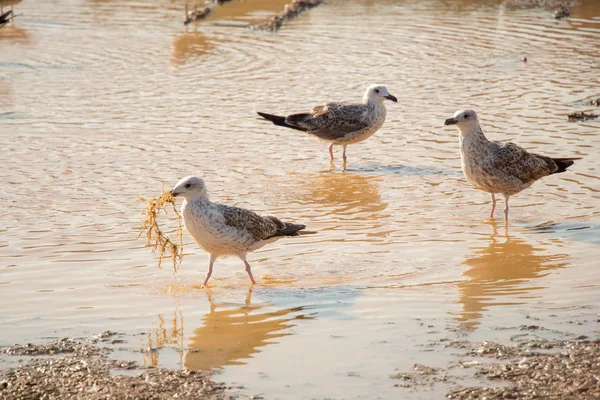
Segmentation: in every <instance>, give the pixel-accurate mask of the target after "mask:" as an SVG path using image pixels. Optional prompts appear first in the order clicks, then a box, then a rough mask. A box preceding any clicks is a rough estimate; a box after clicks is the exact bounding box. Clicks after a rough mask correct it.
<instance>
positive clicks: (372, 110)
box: [258, 85, 398, 164]
mask: <svg viewBox="0 0 600 400" xmlns="http://www.w3.org/2000/svg"><path fill="white" fill-rule="evenodd" d="M385 100H391V101H393V102H397V101H398V99H397V98H396V97H394V96H392V95H391V94H390V93H389V92H388V90H387V89H386V88H385V86H380V85H371V86H369V87H368V88H367V90H366V91H365V94H364V95H363V101H362V103H326V104H324V105H319V106H315V107H313V109H312V110H311V111H310V112H307V113H300V114H291V115H288V116H286V117H284V116H280V115H273V114H267V113H264V112H259V113H258V115H260V116H261V117H263V118H264V119H266V120H269V121H271V122H272V123H274V124H275V125H278V126H283V127H285V128H290V129H295V130H298V131H302V132H306V133H308V134H310V135H312V136H314V137H316V138H317V139H320V140H323V141H325V142H329V157H330V161H331V162H333V146H334V145H338V146H342V147H343V149H344V150H343V153H342V158H343V160H344V164H346V160H347V158H346V147H347V146H348V145H349V144H354V143H359V142H362V141H363V140H367V139H368V138H370V137H371V136H372V135H373V134H374V133H375V132H377V131H378V130H379V128H381V126H382V125H383V123H384V122H385V117H386V112H387V111H386V108H385V105H384V104H383V103H384V101H385Z"/></svg>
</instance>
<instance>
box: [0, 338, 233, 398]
mask: <svg viewBox="0 0 600 400" xmlns="http://www.w3.org/2000/svg"><path fill="white" fill-rule="evenodd" d="M107 332H108V331H107ZM107 332H104V333H103V334H101V335H99V336H105V337H111V336H114V334H112V332H108V333H110V335H107ZM96 339H97V338H96ZM92 343H93V340H92V341H87V342H81V341H77V340H73V339H60V340H57V341H53V342H49V343H47V344H43V345H33V344H25V345H14V346H10V347H7V348H5V349H3V351H4V352H5V353H7V354H11V355H27V356H47V355H52V354H59V353H62V354H67V355H62V356H55V357H43V358H33V359H32V360H31V361H29V362H27V363H26V364H24V365H21V366H19V367H18V368H13V369H9V370H8V371H4V372H2V373H1V374H0V398H2V399H6V400H16V399H68V398H78V399H79V398H82V399H83V398H85V399H92V400H96V399H98V400H99V399H109V398H110V399H148V400H150V399H156V400H162V399H165V400H166V399H173V398H177V399H190V400H191V399H215V400H216V399H230V398H231V397H229V396H227V395H225V389H226V387H225V386H224V385H221V384H217V383H214V382H212V380H211V374H210V373H208V372H194V371H187V370H168V369H162V368H148V369H145V370H143V369H144V367H142V366H140V365H138V364H137V363H136V362H134V361H118V360H113V359H111V358H109V357H108V354H109V353H110V349H106V348H98V347H95V346H93V345H92ZM118 370H140V374H139V375H137V376H130V375H123V374H119V373H118V372H116V373H114V372H113V371H118Z"/></svg>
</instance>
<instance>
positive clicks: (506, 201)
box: [490, 193, 510, 223]
mask: <svg viewBox="0 0 600 400" xmlns="http://www.w3.org/2000/svg"><path fill="white" fill-rule="evenodd" d="M509 197H510V196H508V195H504V204H505V207H504V222H507V223H508V198H509ZM495 210H496V196H495V195H494V193H492V211H491V212H490V219H494V211H495Z"/></svg>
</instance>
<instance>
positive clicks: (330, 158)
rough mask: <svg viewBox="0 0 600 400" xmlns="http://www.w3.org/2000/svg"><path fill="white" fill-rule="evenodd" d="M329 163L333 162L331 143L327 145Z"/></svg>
mask: <svg viewBox="0 0 600 400" xmlns="http://www.w3.org/2000/svg"><path fill="white" fill-rule="evenodd" d="M329 161H333V143H331V144H330V145H329Z"/></svg>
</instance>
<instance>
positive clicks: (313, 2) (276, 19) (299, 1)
mask: <svg viewBox="0 0 600 400" xmlns="http://www.w3.org/2000/svg"><path fill="white" fill-rule="evenodd" d="M324 2H325V0H292V2H291V3H289V4H286V5H285V7H284V8H283V11H282V12H280V13H279V14H277V15H274V16H272V17H271V18H269V19H268V20H267V22H264V23H262V24H257V25H254V26H253V28H254V29H257V30H264V31H269V32H277V31H278V30H279V28H281V26H282V25H283V23H284V22H285V21H286V20H288V19H292V18H296V17H297V16H298V15H300V14H302V13H303V12H304V11H307V10H310V9H311V8H313V7H316V6H318V5H320V4H322V3H324Z"/></svg>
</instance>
